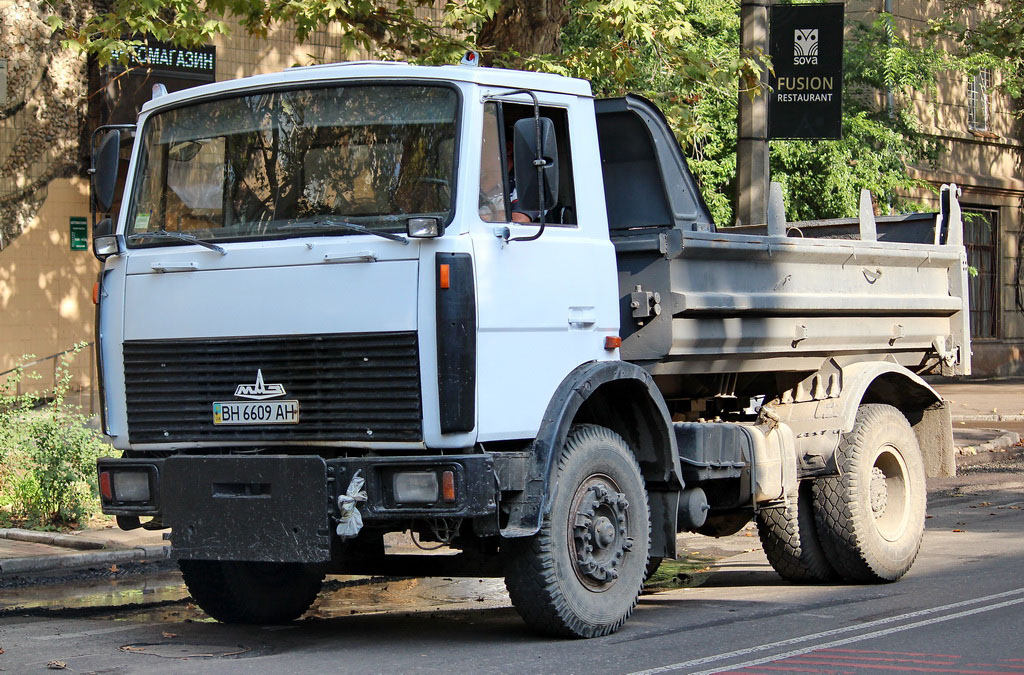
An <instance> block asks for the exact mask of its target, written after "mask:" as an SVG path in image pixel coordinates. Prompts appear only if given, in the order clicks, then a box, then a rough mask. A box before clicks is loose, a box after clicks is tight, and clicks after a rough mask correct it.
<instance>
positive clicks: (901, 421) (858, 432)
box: [814, 403, 927, 583]
mask: <svg viewBox="0 0 1024 675" xmlns="http://www.w3.org/2000/svg"><path fill="white" fill-rule="evenodd" d="M836 460H837V462H838V464H839V475H838V476H830V477H827V478H819V479H817V480H816V481H815V482H814V505H815V522H816V524H817V528H818V536H819V537H820V539H821V544H822V547H823V548H824V550H825V552H826V553H827V554H828V558H829V561H830V562H831V563H832V566H833V567H834V568H835V569H836V571H837V572H839V574H840V575H842V576H843V577H845V578H846V579H848V580H850V581H856V582H866V583H880V582H888V581H896V580H897V579H899V578H900V577H902V576H903V575H904V574H906V573H907V570H909V569H910V566H911V565H913V564H914V559H915V558H916V557H917V552H918V551H919V550H920V548H921V540H922V539H923V537H924V518H925V507H926V500H927V494H926V488H925V475H924V462H923V460H922V459H921V450H920V448H919V447H918V444H917V437H916V436H915V435H914V431H913V430H912V429H911V428H910V424H909V423H908V422H907V418H906V417H904V416H903V413H901V412H900V411H899V410H897V409H896V408H894V407H892V406H890V405H883V404H877V403H871V404H865V405H862V406H860V409H859V410H858V411H857V417H856V420H855V422H854V425H853V429H852V430H850V432H849V433H846V434H844V435H843V438H842V440H841V441H840V443H839V449H838V450H837V451H836Z"/></svg>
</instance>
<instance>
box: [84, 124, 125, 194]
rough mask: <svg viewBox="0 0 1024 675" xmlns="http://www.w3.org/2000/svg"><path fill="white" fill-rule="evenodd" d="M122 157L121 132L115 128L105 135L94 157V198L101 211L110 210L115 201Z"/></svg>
mask: <svg viewBox="0 0 1024 675" xmlns="http://www.w3.org/2000/svg"><path fill="white" fill-rule="evenodd" d="M120 159H121V132H120V131H117V130H116V129H115V130H114V131H110V132H108V133H107V135H106V136H104V137H103V141H102V142H101V143H100V147H99V149H98V150H96V154H95V155H94V156H93V159H92V172H91V173H92V198H93V202H94V203H95V204H96V208H97V209H98V210H99V211H101V212H106V211H108V210H109V209H110V205H111V204H113V203H114V188H115V187H116V186H117V165H118V162H119V161H120Z"/></svg>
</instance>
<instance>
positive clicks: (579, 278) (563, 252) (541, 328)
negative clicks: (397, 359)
mask: <svg viewBox="0 0 1024 675" xmlns="http://www.w3.org/2000/svg"><path fill="white" fill-rule="evenodd" d="M538 95H539V96H540V97H541V98H540V101H541V108H540V114H541V116H542V117H547V118H549V119H551V120H552V122H553V123H554V127H555V130H556V133H557V137H558V142H557V145H558V153H559V195H558V200H557V202H556V203H555V204H554V205H553V206H552V207H551V208H550V209H548V210H547V211H546V214H545V221H546V222H547V226H546V228H545V231H544V233H543V235H542V236H540V237H539V238H538V239H536V240H533V241H515V239H516V238H519V237H529V236H531V235H534V234H536V233H537V228H538V227H539V225H538V224H535V223H527V222H519V221H523V220H526V219H527V218H525V217H523V214H522V213H520V212H519V211H518V210H517V209H518V204H516V203H515V197H516V196H517V195H516V193H515V192H514V187H515V186H514V172H512V171H511V169H512V167H511V166H510V161H511V156H510V155H511V153H510V152H508V151H509V149H510V148H509V146H510V144H511V141H512V127H513V125H514V124H515V122H516V121H517V120H520V119H524V118H532V117H533V106H532V102H531V101H530V99H529V98H528V97H526V96H524V95H514V96H511V97H507V96H506V97H502V95H501V90H494V91H491V92H486V93H485V97H484V99H485V100H484V102H483V104H482V110H481V111H480V112H481V113H482V115H481V118H480V119H482V130H481V142H480V144H479V145H480V150H481V156H480V181H479V185H480V199H479V218H478V219H476V221H475V223H474V225H473V227H471V232H472V237H473V249H474V257H475V270H476V277H477V293H478V325H479V340H478V369H479V372H478V386H479V389H478V391H479V429H480V435H479V440H481V441H488V440H497V439H511V438H531V437H533V436H534V435H535V434H536V432H537V430H538V428H539V426H540V421H541V417H542V415H543V413H544V410H545V408H546V407H547V405H548V402H549V401H550V398H551V395H552V393H553V391H554V389H555V388H556V387H557V386H558V384H559V383H560V382H561V381H562V379H563V378H564V377H565V376H566V375H567V374H568V373H569V372H570V371H572V370H573V369H574V368H575V367H576V366H578V365H579V364H581V363H584V362H587V361H592V360H601V359H609V358H614V357H615V355H616V352H615V351H614V350H606V349H605V338H606V337H607V336H614V335H617V334H618V310H617V306H616V302H617V287H616V275H615V257H614V250H613V249H612V246H611V243H610V242H609V239H608V228H607V222H606V216H605V209H604V190H603V185H602V182H601V174H600V159H599V157H598V153H597V138H596V125H595V123H594V119H593V109H592V107H591V106H590V105H589V104H590V101H589V100H587V101H583V102H582V103H577V100H576V98H575V97H573V96H564V95H560V96H557V95H550V94H543V93H539V94H538ZM491 97H493V98H491ZM517 213H519V215H515V214H517ZM528 215H529V216H531V217H532V219H533V220H537V219H538V216H539V214H537V213H532V214H528Z"/></svg>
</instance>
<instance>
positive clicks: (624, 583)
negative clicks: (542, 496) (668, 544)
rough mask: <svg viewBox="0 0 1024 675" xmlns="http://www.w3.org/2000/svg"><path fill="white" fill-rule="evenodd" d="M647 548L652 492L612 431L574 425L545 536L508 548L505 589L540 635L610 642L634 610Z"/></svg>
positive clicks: (564, 451)
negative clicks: (605, 638)
mask: <svg viewBox="0 0 1024 675" xmlns="http://www.w3.org/2000/svg"><path fill="white" fill-rule="evenodd" d="M649 547H650V518H649V514H648V508H647V493H646V490H645V489H644V482H643V478H642V477H641V475H640V467H639V466H638V465H637V463H636V459H635V458H634V457H633V454H632V453H631V452H630V450H629V447H628V446H627V445H626V442H625V441H624V440H623V439H622V438H621V437H620V436H619V435H618V434H616V433H614V432H612V431H611V430H609V429H606V428H604V427H599V426H596V425H591V424H585V425H577V426H574V427H573V428H572V429H571V430H570V432H569V437H568V439H567V440H566V443H565V446H564V447H563V449H562V452H561V455H560V457H559V460H558V473H557V476H556V482H555V484H554V494H553V495H552V497H551V511H550V513H549V515H548V516H546V517H545V518H544V523H543V524H542V526H541V529H540V531H539V532H538V533H537V534H535V535H534V536H532V537H527V538H524V539H516V540H511V541H509V542H508V543H506V544H505V549H506V554H507V558H506V575H505V585H506V587H507V588H508V593H509V596H510V597H511V598H512V604H513V605H514V606H515V608H516V611H518V612H519V614H520V616H522V617H523V620H524V621H526V623H527V624H528V625H530V626H531V627H532V628H534V629H535V630H538V631H540V632H542V633H546V634H548V635H557V636H563V637H581V638H589V637H597V636H600V635H608V634H609V633H613V632H615V631H616V630H618V629H619V627H620V626H622V624H623V623H625V621H626V619H627V618H629V615H630V614H632V612H633V608H634V607H635V606H636V602H637V598H638V597H639V595H640V589H641V586H642V584H643V580H644V574H645V568H646V566H647V561H648V550H649Z"/></svg>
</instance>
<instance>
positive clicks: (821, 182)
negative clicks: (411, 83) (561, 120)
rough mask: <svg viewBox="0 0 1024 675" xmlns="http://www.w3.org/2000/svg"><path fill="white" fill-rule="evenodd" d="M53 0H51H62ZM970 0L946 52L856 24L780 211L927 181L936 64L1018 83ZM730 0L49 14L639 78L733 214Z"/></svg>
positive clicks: (785, 169)
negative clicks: (926, 102)
mask: <svg viewBox="0 0 1024 675" xmlns="http://www.w3.org/2000/svg"><path fill="white" fill-rule="evenodd" d="M49 2H50V3H51V4H52V6H53V7H54V8H55V9H58V10H59V9H60V7H61V6H62V5H61V3H63V2H67V0H49ZM980 2H981V0H952V1H951V2H950V3H947V4H948V5H949V6H950V8H951V9H950V12H949V13H947V15H945V16H944V17H943V18H942V19H940V20H937V21H935V22H933V25H932V31H933V32H934V31H937V32H941V31H946V32H949V33H951V34H953V35H954V37H955V39H956V40H958V41H959V42H958V44H960V45H961V46H962V48H963V53H962V54H960V55H958V56H952V57H951V56H949V55H945V54H943V53H942V52H941V51H940V50H939V49H938V48H937V47H935V46H934V42H933V43H929V44H923V45H922V44H911V43H910V42H908V41H907V40H905V39H903V38H901V37H900V36H899V34H898V33H897V31H896V30H895V28H894V24H893V21H892V17H890V16H889V15H886V14H882V15H880V18H879V19H878V20H877V21H876V22H875V23H874V24H871V25H866V26H861V27H859V28H857V30H856V31H855V34H854V39H853V40H851V41H849V42H848V45H847V52H846V57H845V71H846V72H845V82H844V122H843V134H844V137H843V139H842V140H838V141H778V142H773V145H772V174H773V179H774V180H778V181H780V182H782V183H783V185H784V188H785V193H786V195H787V208H788V214H789V216H790V217H791V218H827V217H836V216H852V215H855V214H856V212H857V198H858V194H859V191H860V189H861V188H864V187H866V188H869V189H871V190H872V191H873V192H874V193H875V195H876V198H877V199H878V200H879V203H880V204H882V205H883V208H884V207H885V206H890V207H892V208H896V209H899V208H904V207H907V206H908V204H907V203H906V202H905V200H903V199H901V198H900V195H902V194H906V192H907V191H908V190H909V189H912V188H916V187H921V186H922V185H923V184H922V183H921V182H919V181H915V180H913V179H911V178H910V177H909V176H908V172H907V166H911V165H921V164H925V163H928V162H934V161H936V159H937V157H938V153H939V147H938V146H937V144H936V143H935V142H934V140H932V139H931V138H930V137H928V136H927V135H925V134H923V133H922V132H921V128H920V126H919V123H918V120H917V118H916V116H915V113H914V111H913V110H912V108H911V94H912V93H913V92H915V91H919V90H922V89H928V88H932V87H934V86H935V82H936V75H937V74H938V73H940V72H941V71H943V70H945V69H949V68H961V69H970V68H977V67H980V66H979V64H981V63H991V62H992V61H993V60H994V59H996V58H1003V59H1004V60H1005V62H1006V64H1008V65H1009V67H1013V66H1014V64H1017V65H1016V68H1017V75H1018V78H1017V80H1014V79H1013V78H1011V77H1008V78H1006V79H1005V80H1004V82H1006V83H1007V84H1006V85H1005V86H1006V87H1007V91H1009V92H1011V93H1012V92H1014V91H1018V92H1019V87H1020V82H1019V79H1020V76H1021V71H1020V67H1019V64H1020V63H1021V61H1020V58H1021V54H1022V53H1024V47H1022V46H1021V43H1022V41H1024V38H1022V37H1021V35H1022V32H1021V31H1020V28H1019V24H1020V22H1021V21H1024V19H1022V18H1021V17H1022V16H1024V10H1022V9H1021V7H1020V6H1021V4H1022V3H1024V0H1010V1H1009V2H1007V3H1005V5H1004V6H1006V7H1008V9H1007V10H1006V11H1004V12H1002V13H1001V14H996V15H994V16H991V17H990V18H988V19H986V20H985V21H984V22H982V23H980V24H978V23H975V25H974V26H973V27H972V31H966V30H962V31H961V32H959V33H958V32H957V31H959V30H961V28H962V26H961V24H960V23H957V21H958V19H957V18H956V17H957V16H959V15H957V14H956V12H955V11H954V8H956V7H963V8H969V7H971V6H974V5H977V4H979V3H980ZM739 4H740V3H739V0H445V2H444V5H443V12H442V13H437V12H434V13H431V12H428V11H426V10H427V8H429V7H435V8H436V7H437V6H438V5H437V3H436V2H435V1H434V0H391V1H389V2H380V1H378V0H198V2H197V1H196V0H113V1H112V2H111V3H110V4H109V9H108V10H107V11H105V12H97V13H95V14H93V15H92V16H91V18H89V20H88V21H86V22H85V23H84V24H83V25H78V26H66V25H64V24H63V23H62V21H61V19H60V18H59V17H58V18H54V19H53V20H52V25H53V26H54V27H55V30H58V31H61V32H63V35H64V37H65V39H66V40H67V41H68V45H69V46H70V47H71V48H74V49H81V50H84V51H86V52H88V53H90V54H93V55H95V57H96V58H97V59H98V60H99V62H100V63H106V62H109V60H110V59H111V58H112V57H113V55H114V54H116V53H118V52H121V51H123V50H125V49H128V50H130V49H131V47H132V46H133V44H138V43H139V42H138V40H131V39H127V38H125V37H124V36H126V35H133V36H136V37H138V38H141V37H146V36H152V37H153V38H156V39H158V40H162V41H165V42H171V43H174V44H177V45H193V44H198V43H203V42H207V41H209V40H210V39H211V38H212V37H213V36H214V35H217V34H222V33H225V32H226V31H227V26H228V22H229V20H233V21H235V22H238V23H240V24H241V25H242V26H243V27H244V29H245V30H247V31H249V32H251V33H253V34H257V35H265V34H267V32H268V31H269V30H271V29H272V28H274V27H276V26H278V25H279V24H285V23H288V24H289V25H291V26H293V28H294V31H295V37H296V38H297V39H298V40H306V39H308V38H310V36H312V35H313V34H314V32H315V31H318V30H321V29H323V28H324V27H325V26H331V27H332V30H333V32H332V39H335V38H334V37H333V36H334V35H338V37H337V38H336V39H337V40H339V46H341V47H342V48H343V49H357V48H361V49H364V50H366V51H370V52H372V53H374V54H378V55H381V56H382V57H383V58H403V59H406V60H410V61H413V62H417V63H428V64H429V63H452V62H454V61H456V60H457V59H458V56H459V54H460V53H461V52H462V51H463V50H465V49H467V48H474V49H477V50H479V51H481V52H482V54H483V60H484V62H485V63H487V64H491V65H496V66H504V67H516V68H525V69H531V70H542V71H548V72H555V73H560V74H563V75H568V76H573V77H582V78H586V79H588V80H590V81H591V83H592V86H593V88H594V92H595V94H596V95H598V96H618V95H622V94H625V93H627V92H636V93H640V94H642V95H644V96H646V97H648V98H650V99H652V100H653V101H654V102H655V103H656V104H657V105H658V106H659V107H660V108H661V109H662V111H663V112H664V113H665V115H666V117H667V119H668V121H669V123H670V124H671V126H672V127H673V129H674V130H675V132H676V135H677V137H678V138H679V140H680V142H681V143H682V144H683V147H684V149H685V150H686V151H687V153H688V155H689V157H690V161H691V167H692V169H693V170H694V173H695V174H696V175H697V176H698V178H699V179H700V180H701V182H702V186H703V191H704V194H705V197H706V199H707V201H708V203H709V206H710V207H711V209H712V212H713V216H714V218H715V220H716V222H718V223H719V224H723V225H724V224H729V223H731V221H732V206H731V204H732V203H733V201H734V199H733V197H734V195H733V191H734V180H735V168H736V158H735V153H736V115H737V108H738V99H739V97H740V96H741V95H750V96H756V95H760V94H762V93H763V92H761V91H760V88H759V86H758V82H759V78H760V74H761V73H762V72H763V70H764V69H765V68H767V67H770V66H769V65H768V63H767V60H766V58H765V55H764V54H762V53H754V54H744V53H741V52H740V49H739V43H740V40H739ZM1012 7H1017V8H1018V9H1017V11H1016V14H1014V11H1013V10H1012ZM57 14H58V15H59V11H58V12H57ZM55 16H56V15H55ZM1014 30H1017V33H1015V34H1013V31H1014ZM1011 34H1013V39H1008V38H1007V36H1009V35H1011ZM1003 38H1007V39H1006V40H1003ZM1000 40H1002V42H1001V41H1000ZM972 50H976V53H972ZM120 58H122V59H126V58H128V57H127V55H125V54H122V55H121V57H120ZM1014 82H1016V84H1014ZM741 83H742V84H741ZM1014 87H1016V88H1014ZM886 92H889V96H886Z"/></svg>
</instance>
